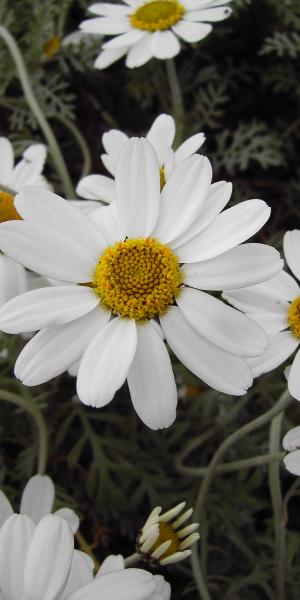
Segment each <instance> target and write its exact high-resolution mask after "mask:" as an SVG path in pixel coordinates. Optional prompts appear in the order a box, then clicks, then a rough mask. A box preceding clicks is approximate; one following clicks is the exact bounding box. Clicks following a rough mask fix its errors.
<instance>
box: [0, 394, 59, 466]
mask: <svg viewBox="0 0 300 600" xmlns="http://www.w3.org/2000/svg"><path fill="white" fill-rule="evenodd" d="M0 400H5V401H7V402H11V403H12V404H16V405H17V406H20V407H21V408H23V409H24V410H26V411H27V412H28V413H29V414H30V415H31V416H32V418H33V420H34V422H35V424H36V427H37V430H38V434H39V453H38V469H37V471H38V474H39V475H45V472H46V464H47V454H48V432H47V427H46V421H45V419H44V417H43V415H42V412H41V411H40V409H39V408H38V407H37V405H36V404H35V403H34V402H33V400H29V398H24V397H22V396H17V394H13V393H12V392H7V391H5V390H0Z"/></svg>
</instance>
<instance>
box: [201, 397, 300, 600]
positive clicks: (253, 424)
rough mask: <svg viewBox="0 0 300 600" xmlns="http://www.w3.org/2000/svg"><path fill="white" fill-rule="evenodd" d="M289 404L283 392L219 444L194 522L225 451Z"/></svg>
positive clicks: (202, 509)
mask: <svg viewBox="0 0 300 600" xmlns="http://www.w3.org/2000/svg"><path fill="white" fill-rule="evenodd" d="M290 402H291V397H290V395H289V392H288V390H287V389H286V390H285V391H284V392H283V394H282V395H281V396H280V398H279V400H278V402H277V403H276V404H275V406H273V407H272V408H271V409H270V410H268V411H267V412H266V413H264V414H263V415H261V416H260V417H257V418H256V419H253V421H250V422H249V423H246V424H245V425H243V426H242V427H240V429H238V430H237V431H234V432H233V433H232V434H231V435H230V436H229V437H228V438H227V439H226V440H224V442H223V443H222V444H221V446H219V448H218V449H217V451H216V452H215V454H214V456H213V457H212V459H211V461H210V464H209V466H208V469H207V472H206V475H205V477H204V479H203V482H202V485H201V488H200V491H199V494H198V496H197V499H196V503H195V510H194V519H195V521H198V522H200V523H201V521H202V520H204V509H205V503H206V500H207V496H208V493H209V489H210V485H211V483H212V480H213V477H214V474H215V472H216V469H217V467H218V465H219V463H220V462H221V460H222V459H223V456H224V454H225V453H226V452H227V450H228V449H229V448H230V447H231V446H232V445H233V444H235V443H236V442H237V441H239V440H240V439H241V438H242V437H244V436H245V435H247V434H249V433H251V432H252V431H255V430H256V429H259V428H260V427H263V426H264V425H266V423H269V422H270V421H271V419H273V417H275V416H276V415H277V414H279V413H280V412H282V411H283V410H284V409H285V408H286V407H287V406H288V404H289V403H290ZM198 560H199V559H198V557H197V556H196V555H195V553H194V554H193V560H192V566H193V571H194V574H195V578H196V582H197V577H196V575H197V574H196V571H195V566H196V565H197V564H198ZM204 567H205V565H202V569H203V570H204V571H205V568H204ZM198 590H199V595H200V598H203V590H201V589H200V587H198Z"/></svg>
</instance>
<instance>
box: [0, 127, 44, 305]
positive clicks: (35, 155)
mask: <svg viewBox="0 0 300 600" xmlns="http://www.w3.org/2000/svg"><path fill="white" fill-rule="evenodd" d="M46 154H47V149H46V146H44V145H43V144H32V145H31V146H28V148H27V149H26V150H25V151H24V153H23V157H22V159H21V160H20V161H19V162H18V163H17V164H16V165H15V159H14V151H13V147H12V144H11V142H10V141H9V140H8V139H7V138H5V137H0V223H3V222H5V221H10V220H15V219H20V218H21V217H20V215H19V214H18V212H17V211H16V209H15V206H14V196H15V194H17V193H18V192H20V191H21V190H22V189H23V187H24V186H26V185H34V186H37V187H42V188H50V186H49V184H48V182H47V181H46V179H45V178H44V176H43V175H42V172H43V168H44V163H45V159H46ZM31 285H32V277H30V276H29V274H28V273H27V272H26V270H25V269H24V267H23V266H22V265H20V264H18V263H16V262H15V261H14V260H12V259H10V258H8V257H7V256H4V255H3V254H1V253H0V306H2V305H3V304H4V303H5V302H7V301H8V300H10V299H11V298H14V296H17V295H18V294H21V293H23V292H26V291H27V290H28V289H30V287H31Z"/></svg>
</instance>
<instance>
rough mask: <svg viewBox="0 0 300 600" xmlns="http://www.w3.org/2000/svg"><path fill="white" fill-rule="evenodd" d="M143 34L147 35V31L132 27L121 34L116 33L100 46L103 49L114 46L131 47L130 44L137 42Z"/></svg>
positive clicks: (114, 47)
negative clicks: (116, 34)
mask: <svg viewBox="0 0 300 600" xmlns="http://www.w3.org/2000/svg"><path fill="white" fill-rule="evenodd" d="M145 36H147V33H146V32H145V31H141V30H140V29H133V30H131V31H127V32H126V33H124V34H123V35H118V36H117V37H116V38H113V39H111V40H109V42H105V44H103V46H102V48H103V50H115V49H116V48H131V46H133V45H134V44H137V43H138V42H139V41H140V40H142V39H143V38H144V37H145Z"/></svg>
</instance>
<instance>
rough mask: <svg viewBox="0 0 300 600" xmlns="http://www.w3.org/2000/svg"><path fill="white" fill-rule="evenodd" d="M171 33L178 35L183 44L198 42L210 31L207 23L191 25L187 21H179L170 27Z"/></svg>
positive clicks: (210, 28) (210, 27)
mask: <svg viewBox="0 0 300 600" xmlns="http://www.w3.org/2000/svg"><path fill="white" fill-rule="evenodd" d="M172 29H173V31H174V32H175V33H176V34H177V35H179V36H180V37H181V38H182V39H183V40H184V41H185V42H190V43H191V44H192V43H194V42H199V41H200V40H203V38H205V37H206V36H207V35H208V34H209V33H210V32H211V30H212V26H211V25H208V23H191V22H189V21H179V22H178V23H176V25H173V27H172Z"/></svg>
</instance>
